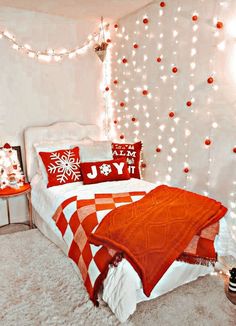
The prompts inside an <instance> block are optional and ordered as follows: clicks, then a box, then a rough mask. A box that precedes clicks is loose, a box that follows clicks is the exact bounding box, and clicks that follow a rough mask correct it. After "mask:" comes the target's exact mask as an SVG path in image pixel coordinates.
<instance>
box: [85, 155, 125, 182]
mask: <svg viewBox="0 0 236 326" xmlns="http://www.w3.org/2000/svg"><path fill="white" fill-rule="evenodd" d="M80 168H81V173H82V177H83V182H84V184H92V183H99V182H105V181H116V180H128V179H130V175H129V171H128V165H127V163H126V159H125V158H120V159H117V160H109V161H101V162H86V163H80Z"/></svg>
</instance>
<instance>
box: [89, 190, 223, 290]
mask: <svg viewBox="0 0 236 326" xmlns="http://www.w3.org/2000/svg"><path fill="white" fill-rule="evenodd" d="M226 212H227V209H226V208H225V207H224V206H222V204H221V203H220V202H217V201H215V200H213V199H210V198H208V197H204V196H201V195H198V194H194V193H192V192H188V191H185V190H181V189H178V188H172V187H168V186H164V185H163V186H159V187H157V188H155V189H154V190H152V191H151V192H149V193H148V194H147V195H146V196H144V197H143V198H142V199H141V200H139V201H137V202H135V203H132V204H129V205H126V206H122V207H118V208H116V209H115V210H113V211H111V212H110V213H109V214H107V216H106V217H105V218H104V220H103V221H102V222H101V224H100V225H99V226H98V228H97V230H96V231H95V233H94V234H92V235H91V236H90V242H92V243H93V244H95V245H104V246H106V247H110V248H113V249H115V250H118V251H119V252H123V253H124V255H125V257H126V259H128V260H129V262H130V263H131V264H132V265H133V267H134V268H135V270H136V271H137V273H138V274H139V276H140V278H141V280H142V283H143V289H144V293H145V294H146V295H147V296H149V295H150V293H151V291H152V289H153V288H154V286H155V285H156V283H157V282H158V281H159V280H160V279H161V277H162V276H163V274H164V273H165V272H166V270H167V269H168V268H169V266H170V265H171V264H172V263H173V262H174V260H175V259H177V258H178V257H179V256H180V254H181V253H182V252H183V251H184V249H185V248H186V247H187V245H188V244H189V242H190V241H191V240H192V238H193V237H194V235H196V234H198V233H199V232H200V230H202V229H203V228H205V227H207V226H208V225H210V224H213V223H215V222H217V221H218V220H219V219H220V218H221V217H223V216H224V215H225V213H226Z"/></svg>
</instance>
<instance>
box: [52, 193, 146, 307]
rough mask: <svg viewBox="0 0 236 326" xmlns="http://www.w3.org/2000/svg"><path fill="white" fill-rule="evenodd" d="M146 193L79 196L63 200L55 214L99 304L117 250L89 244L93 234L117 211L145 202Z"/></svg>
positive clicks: (93, 297)
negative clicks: (102, 288)
mask: <svg viewBox="0 0 236 326" xmlns="http://www.w3.org/2000/svg"><path fill="white" fill-rule="evenodd" d="M144 195H145V192H144V191H141V192H140V191H139V192H126V193H117V194H94V198H93V199H79V198H78V197H77V196H74V197H71V198H68V199H66V200H65V201H63V203H62V204H61V205H60V206H59V207H58V208H57V210H56V212H55V214H54V215H53V220H54V221H55V223H56V225H57V227H58V228H59V230H60V232H61V234H62V237H63V239H64V241H65V242H66V244H67V246H68V256H69V257H70V258H71V259H72V260H73V261H74V262H75V263H76V265H77V266H78V267H79V269H80V272H81V275H82V278H83V281H84V285H85V287H86V289H87V291H88V293H89V297H90V299H91V300H93V302H94V303H96V300H97V293H98V290H99V288H100V285H101V282H102V281H103V279H104V277H105V276H106V273H107V271H108V266H109V264H110V263H111V261H112V259H113V257H114V255H115V254H116V251H114V250H111V249H107V248H106V247H102V246H98V247H97V246H94V245H92V244H90V243H89V242H88V238H89V236H90V234H91V232H93V231H95V230H96V227H97V226H98V225H99V223H100V222H101V221H102V220H103V218H104V217H105V216H106V215H107V214H108V213H109V212H110V211H111V210H113V209H115V208H116V207H119V206H121V205H125V204H129V203H132V202H135V201H137V200H139V199H141V198H142V197H143V196H144Z"/></svg>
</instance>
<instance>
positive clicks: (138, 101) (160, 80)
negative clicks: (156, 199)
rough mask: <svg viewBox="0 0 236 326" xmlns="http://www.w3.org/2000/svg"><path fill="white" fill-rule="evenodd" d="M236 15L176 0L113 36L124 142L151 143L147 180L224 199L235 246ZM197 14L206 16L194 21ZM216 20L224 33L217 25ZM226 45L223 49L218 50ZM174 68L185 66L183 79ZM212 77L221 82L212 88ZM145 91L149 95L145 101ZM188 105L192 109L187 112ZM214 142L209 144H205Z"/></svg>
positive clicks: (135, 17) (219, 5)
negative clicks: (234, 23) (235, 23)
mask: <svg viewBox="0 0 236 326" xmlns="http://www.w3.org/2000/svg"><path fill="white" fill-rule="evenodd" d="M235 12H236V3H235V2H233V1H223V2H222V1H216V0H207V1H204V0H202V1H195V0H188V1H185V0H173V1H166V7H164V8H160V6H159V1H157V2H156V3H155V4H152V5H150V6H148V7H146V8H143V9H141V10H140V11H138V12H136V13H134V14H132V15H130V16H128V17H125V18H123V19H121V20H120V21H119V23H118V24H119V28H118V30H117V31H116V32H114V33H113V34H114V35H113V45H114V46H113V64H112V71H113V76H112V79H113V80H114V79H116V78H117V79H118V81H119V83H118V84H117V86H115V85H113V86H112V95H113V103H114V112H113V116H114V120H117V119H118V121H119V123H118V124H117V125H116V130H117V137H118V138H119V136H120V135H121V134H124V135H125V140H126V141H135V140H138V139H141V140H143V142H144V160H145V163H146V164H147V168H146V169H145V170H144V171H143V172H144V178H145V179H147V180H149V181H153V182H156V181H160V182H162V183H168V184H170V185H173V186H179V187H184V188H187V189H189V190H192V191H195V192H198V193H201V194H208V195H209V196H211V197H213V198H216V199H218V200H221V201H222V202H223V203H224V204H225V205H226V206H227V207H228V208H229V214H228V225H229V227H230V231H231V235H232V239H233V241H234V242H235V243H236V211H235V210H236V154H235V153H234V152H233V148H234V147H235V146H236V114H235V113H236V92H235V88H236V78H235V76H236V64H235V49H236V42H235V38H233V37H232V36H231V35H230V32H229V31H228V27H229V24H230V22H232V21H235V19H236V16H233V13H235ZM194 13H197V15H198V16H199V19H198V21H197V22H195V23H194V22H193V21H192V16H193V15H194ZM144 17H148V19H149V23H148V24H147V25H145V24H144V23H143V18H144ZM217 20H220V21H222V22H223V23H224V28H223V29H221V30H219V29H217V28H216V27H215V24H216V21H217ZM235 30H236V28H235V26H234V33H235ZM235 36H236V35H235ZM221 42H225V50H224V51H220V50H219V49H218V48H217V45H218V44H220V43H221ZM134 43H137V44H138V46H139V47H138V49H134V48H133V44H134ZM223 44H224V43H223ZM159 56H161V57H162V61H161V62H160V63H158V62H157V61H156V58H157V57H159ZM123 57H126V58H127V60H128V63H127V64H123V63H122V62H121V60H122V58H123ZM173 66H177V67H178V72H177V73H176V74H173V73H172V67H173ZM209 76H213V78H214V80H215V82H214V83H213V84H211V85H209V84H208V83H207V79H208V77H209ZM145 88H147V89H148V91H149V95H148V96H143V95H142V90H143V89H145ZM189 100H191V101H192V102H193V104H192V106H191V107H189V108H188V107H187V106H186V102H187V101H189ZM121 101H125V102H126V107H125V108H121V107H120V106H119V103H120V102H121ZM170 111H174V112H175V118H174V119H170V118H169V115H168V114H169V112H170ZM132 117H135V118H136V119H137V122H135V123H134V122H132V121H131V119H132ZM216 124H217V125H216ZM215 127H216V128H215ZM207 137H210V138H211V141H212V144H211V145H210V146H206V145H205V144H204V141H205V139H206V138H207ZM158 146H160V147H162V150H161V152H160V153H157V152H156V148H157V147H158ZM185 165H188V166H189V169H190V171H189V173H187V174H186V173H184V172H183V169H184V167H185Z"/></svg>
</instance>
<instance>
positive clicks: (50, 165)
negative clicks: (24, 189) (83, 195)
mask: <svg viewBox="0 0 236 326" xmlns="http://www.w3.org/2000/svg"><path fill="white" fill-rule="evenodd" d="M39 155H40V157H41V159H42V161H43V164H44V166H45V169H46V172H47V176H48V184H47V187H48V188H49V187H53V186H59V185H63V184H66V183H71V182H78V181H81V180H82V177H81V170H80V156H79V148H78V147H75V148H72V149H62V150H58V151H54V152H39Z"/></svg>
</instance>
